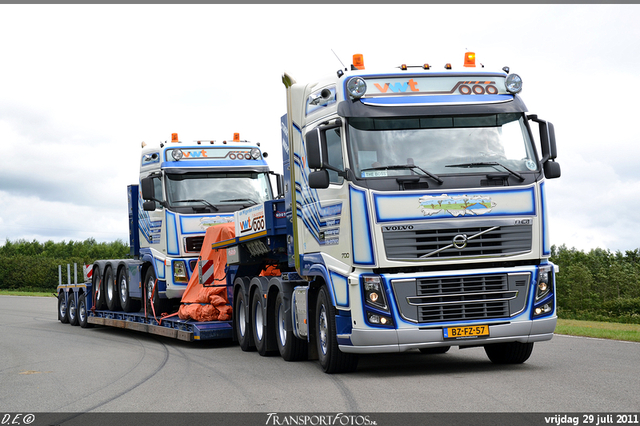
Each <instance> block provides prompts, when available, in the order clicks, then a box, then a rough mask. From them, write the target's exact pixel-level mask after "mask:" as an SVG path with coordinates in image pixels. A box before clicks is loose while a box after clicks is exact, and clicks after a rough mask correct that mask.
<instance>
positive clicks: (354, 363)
mask: <svg viewBox="0 0 640 426" xmlns="http://www.w3.org/2000/svg"><path fill="white" fill-rule="evenodd" d="M316 343H317V346H318V360H319V361H320V366H321V367H322V369H323V370H324V372H325V373H328V374H333V373H346V372H350V371H355V369H356V368H357V367H358V356H357V355H355V354H349V353H344V352H341V351H340V349H339V348H338V338H337V336H336V309H335V308H334V306H333V304H331V302H330V298H329V293H328V291H327V288H326V287H325V286H323V287H322V288H320V292H319V293H318V301H317V303H316Z"/></svg>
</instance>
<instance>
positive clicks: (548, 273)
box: [536, 266, 553, 302]
mask: <svg viewBox="0 0 640 426" xmlns="http://www.w3.org/2000/svg"><path fill="white" fill-rule="evenodd" d="M551 268H552V267H551V266H544V267H542V268H540V269H539V271H538V281H537V283H536V302H537V301H538V300H542V299H543V298H544V297H546V296H547V295H548V294H549V293H551V290H552V287H553V282H552V278H553V273H552V269H551Z"/></svg>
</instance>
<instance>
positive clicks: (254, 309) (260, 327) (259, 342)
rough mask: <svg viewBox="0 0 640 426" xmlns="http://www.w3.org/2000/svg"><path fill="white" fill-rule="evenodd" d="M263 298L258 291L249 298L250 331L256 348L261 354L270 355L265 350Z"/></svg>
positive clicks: (265, 333) (265, 335)
mask: <svg viewBox="0 0 640 426" xmlns="http://www.w3.org/2000/svg"><path fill="white" fill-rule="evenodd" d="M264 300H265V299H263V297H262V295H261V293H260V291H256V292H255V293H254V294H253V298H252V299H251V327H252V329H251V331H252V332H253V341H254V343H255V344H256V350H257V351H258V353H259V354H260V355H262V356H265V355H270V354H271V353H270V351H268V350H267V330H268V328H267V324H266V323H267V321H265V320H266V318H265V315H264V309H263V303H264Z"/></svg>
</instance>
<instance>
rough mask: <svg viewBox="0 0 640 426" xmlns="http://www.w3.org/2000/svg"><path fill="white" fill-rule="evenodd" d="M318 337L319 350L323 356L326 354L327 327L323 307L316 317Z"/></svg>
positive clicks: (325, 312) (325, 313)
mask: <svg viewBox="0 0 640 426" xmlns="http://www.w3.org/2000/svg"><path fill="white" fill-rule="evenodd" d="M318 331H319V332H318V335H319V337H320V349H321V350H322V353H323V355H326V354H327V335H328V331H329V330H328V326H327V311H326V310H325V308H324V305H322V306H321V307H320V315H318Z"/></svg>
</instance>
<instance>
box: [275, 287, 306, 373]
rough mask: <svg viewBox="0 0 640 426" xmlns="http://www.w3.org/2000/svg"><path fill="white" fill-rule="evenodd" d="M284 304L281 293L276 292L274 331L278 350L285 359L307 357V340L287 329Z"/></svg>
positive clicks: (295, 359) (291, 359)
mask: <svg viewBox="0 0 640 426" xmlns="http://www.w3.org/2000/svg"><path fill="white" fill-rule="evenodd" d="M286 311H287V306H286V305H285V300H284V297H283V296H282V293H278V297H276V309H275V321H274V324H275V331H276V333H275V334H276V342H277V343H278V351H279V352H280V356H281V357H282V358H283V359H284V360H285V361H301V360H303V359H307V346H308V345H307V341H306V340H302V339H298V338H297V337H296V336H294V335H293V332H292V331H288V330H287V328H286V322H285V319H286V318H285V312H286Z"/></svg>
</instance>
